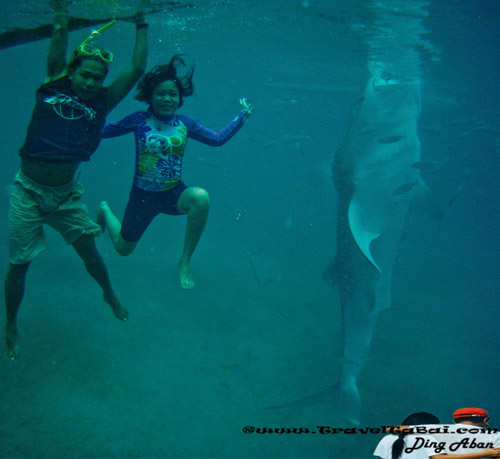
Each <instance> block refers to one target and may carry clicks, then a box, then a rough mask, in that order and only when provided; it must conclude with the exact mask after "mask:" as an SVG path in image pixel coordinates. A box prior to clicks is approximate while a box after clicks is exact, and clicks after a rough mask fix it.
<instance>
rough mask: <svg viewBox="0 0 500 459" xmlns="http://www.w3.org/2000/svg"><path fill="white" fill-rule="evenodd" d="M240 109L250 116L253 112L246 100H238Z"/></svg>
mask: <svg viewBox="0 0 500 459" xmlns="http://www.w3.org/2000/svg"><path fill="white" fill-rule="evenodd" d="M240 105H241V109H242V110H243V111H244V112H245V113H246V114H247V115H248V116H250V115H251V114H252V112H253V106H252V104H249V103H248V102H247V100H246V99H240Z"/></svg>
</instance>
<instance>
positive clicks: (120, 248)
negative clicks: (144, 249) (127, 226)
mask: <svg viewBox="0 0 500 459" xmlns="http://www.w3.org/2000/svg"><path fill="white" fill-rule="evenodd" d="M113 245H114V246H115V249H116V251H117V252H118V254H119V255H121V256H122V257H127V256H128V255H130V254H131V253H132V252H133V251H134V249H135V246H136V245H137V242H129V241H126V240H125V239H123V237H122V236H121V235H120V236H119V237H118V240H117V241H116V242H114V244H113Z"/></svg>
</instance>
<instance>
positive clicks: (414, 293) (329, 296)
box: [0, 0, 500, 458]
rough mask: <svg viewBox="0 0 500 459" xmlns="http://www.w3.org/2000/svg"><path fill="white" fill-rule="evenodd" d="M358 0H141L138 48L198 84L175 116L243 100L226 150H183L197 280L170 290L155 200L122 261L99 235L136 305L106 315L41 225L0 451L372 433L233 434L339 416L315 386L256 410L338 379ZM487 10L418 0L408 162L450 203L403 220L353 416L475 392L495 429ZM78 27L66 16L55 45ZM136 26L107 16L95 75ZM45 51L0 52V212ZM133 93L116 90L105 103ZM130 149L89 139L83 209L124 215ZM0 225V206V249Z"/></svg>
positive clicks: (21, 14) (496, 15)
mask: <svg viewBox="0 0 500 459" xmlns="http://www.w3.org/2000/svg"><path fill="white" fill-rule="evenodd" d="M74 3H75V4H74V5H73V7H72V8H74V11H75V14H76V12H78V14H80V15H82V14H88V15H89V16H93V17H96V15H97V13H98V10H97V9H96V8H97V7H96V5H97V4H99V3H105V2H89V3H85V2H74ZM186 3H187V2H186ZM368 3H369V2H364V1H360V2H355V3H353V2H348V1H343V2H330V1H326V0H317V1H315V0H310V1H309V2H301V1H299V0H297V1H296V0H272V1H269V2H262V1H256V0H248V1H244V0H241V1H238V0H234V1H230V0H228V1H205V2H201V1H193V2H192V4H194V6H195V7H194V8H189V9H185V10H184V9H182V10H178V11H175V12H172V13H158V14H156V15H154V16H151V27H150V35H149V36H150V57H149V63H150V66H151V65H156V64H160V63H164V62H167V61H168V60H169V59H170V56H171V55H172V54H174V53H177V52H183V53H185V54H186V55H187V56H188V57H189V58H190V59H192V60H193V61H194V62H195V63H196V71H195V78H194V83H195V88H196V91H195V95H194V96H193V97H191V98H189V99H187V100H186V103H185V105H184V107H182V109H181V112H182V113H186V114H190V115H193V116H195V117H196V118H198V119H200V120H201V121H202V122H204V123H205V124H206V125H207V126H209V127H212V128H215V129H219V128H221V127H222V126H223V125H224V124H226V123H227V122H228V121H229V120H231V119H232V118H233V117H234V116H235V115H236V114H237V113H238V110H239V104H238V100H239V98H241V97H247V98H248V99H249V101H251V102H252V104H253V105H254V107H255V110H254V114H253V116H252V118H251V119H250V121H249V122H248V123H247V124H246V125H245V126H244V127H243V129H242V130H241V131H240V132H239V133H238V134H237V136H236V137H235V138H233V139H232V140H231V142H229V143H228V144H226V145H225V146H224V147H222V148H219V149H214V148H209V147H207V146H204V145H201V144H197V143H195V142H191V143H190V144H188V147H187V150H186V155H185V159H184V170H183V179H184V181H185V182H186V183H187V184H188V185H196V186H202V187H204V188H206V189H207V190H208V191H209V193H210V195H211V200H212V208H211V214H210V218H209V223H208V226H207V229H206V231H205V234H204V236H203V239H202V241H201V242H200V245H199V247H198V249H197V252H196V254H195V256H194V258H193V271H194V276H195V280H196V283H197V286H196V287H195V289H194V290H193V291H184V290H182V289H181V288H180V286H179V282H178V277H177V276H178V274H177V269H176V265H177V261H178V257H179V256H180V253H181V249H182V240H183V232H184V225H185V218H184V217H168V216H160V217H158V218H157V219H156V220H155V221H154V222H153V224H152V226H151V227H150V228H149V229H148V231H147V233H146V234H145V235H144V237H143V239H142V240H141V242H140V244H139V246H138V248H137V250H136V252H135V253H134V254H133V255H132V256H130V257H128V258H121V257H119V256H118V255H117V254H116V253H115V252H114V250H113V248H112V246H111V244H110V242H109V239H108V237H107V235H105V236H104V237H101V238H100V239H99V240H98V241H97V245H98V249H99V251H100V252H101V254H102V255H103V257H104V259H105V261H106V264H107V266H108V269H109V272H110V275H111V279H112V282H113V284H114V287H115V290H116V292H117V294H118V296H119V297H120V299H121V301H122V303H123V304H124V306H125V307H126V308H127V309H128V310H129V312H130V320H129V321H128V322H127V323H121V322H119V321H117V320H116V319H115V318H114V317H113V316H112V314H111V312H110V311H109V308H108V306H107V305H106V304H105V303H104V302H103V301H102V300H101V297H100V291H99V289H98V287H97V286H96V285H95V284H94V283H93V281H92V280H91V279H90V277H89V276H88V275H87V273H86V272H85V270H84V268H83V265H82V263H81V261H80V260H79V259H78V257H77V256H76V255H75V254H74V251H73V249H71V248H70V247H67V246H66V245H65V244H64V242H63V241H62V239H61V238H60V236H59V235H58V234H56V233H54V232H53V231H52V230H51V229H50V228H49V229H47V239H48V250H47V251H45V252H44V253H43V254H41V255H40V256H39V258H37V259H36V260H35V261H34V262H33V263H32V266H31V268H30V271H29V273H28V278H27V288H26V293H25V297H24V301H23V304H22V306H21V310H20V313H19V329H20V334H21V345H22V354H21V356H20V358H19V359H18V360H17V361H14V362H11V361H7V360H6V359H3V360H0V372H1V378H0V456H1V457H45V458H49V457H50V458H53V457H113V458H118V457H144V458H150V457H249V458H250V457H255V458H257V457H258V458H260V457H332V458H364V457H370V456H371V454H372V451H373V449H374V448H375V446H376V444H377V442H378V441H379V439H380V436H379V435H376V434H369V435H368V434H366V435H363V434H359V433H358V434H352V435H346V434H344V435H332V434H330V435H323V434H319V433H317V434H316V435H312V434H305V433H303V434H281V435H280V434H276V433H275V434H258V433H254V434H253V435H249V434H245V433H243V431H242V429H243V427H245V426H256V427H268V428H274V427H289V428H294V427H295V428H300V427H303V428H308V429H310V430H317V428H316V426H319V425H322V426H332V427H345V428H347V427H349V423H348V422H346V420H345V419H343V417H342V413H341V412H339V411H338V410H336V409H335V405H334V404H332V403H331V402H327V401H324V400H321V398H320V397H318V398H317V399H316V398H315V399H313V400H311V401H309V402H308V401H305V402H303V403H291V404H290V405H287V406H285V407H282V408H278V409H270V408H269V407H271V406H275V405H279V404H284V403H288V402H293V401H297V400H301V399H303V398H304V397H308V396H310V395H313V394H317V393H318V392H321V391H324V390H325V389H327V388H329V387H331V386H333V385H334V384H335V383H336V382H337V381H338V377H339V372H340V357H341V354H340V345H341V322H340V319H341V308H340V302H339V298H338V294H337V292H336V291H335V289H333V288H332V287H331V286H329V285H327V284H326V283H324V282H323V280H322V273H323V269H324V267H325V266H326V265H327V264H328V262H329V261H330V259H331V258H332V256H333V255H334V253H335V250H336V219H337V217H336V211H337V198H336V193H335V189H334V187H333V184H332V182H331V179H330V175H331V170H330V169H331V163H332V160H333V155H334V153H335V151H336V149H337V148H338V146H339V144H340V142H341V140H342V137H343V135H344V133H345V131H346V126H347V122H348V119H349V116H350V113H351V111H352V109H353V108H354V106H355V104H356V101H357V99H358V97H359V93H360V91H361V89H362V87H363V85H364V83H365V82H366V80H367V78H368V68H367V56H368V47H367V45H366V41H365V37H366V32H367V30H370V27H371V26H372V21H373V17H372V12H371V10H370V8H369V5H368ZM111 4H115V5H116V4H117V2H111ZM9 5H10V3H9ZM23 5H24V6H23V7H19V10H18V11H16V10H12V8H11V9H9V10H7V13H8V14H7V17H6V19H5V22H6V23H8V24H18V25H22V26H25V27H30V26H32V25H33V23H34V22H36V20H37V19H36V18H37V17H40V18H43V20H49V21H50V15H46V14H44V11H43V10H45V11H46V10H47V9H48V8H45V9H44V8H42V7H41V6H40V5H38V4H36V5H35V4H30V2H26V3H24V4H23ZM121 5H122V7H125V6H133V2H128V3H127V2H121ZM401 5H402V6H404V5H405V2H403V1H402V2H401ZM35 8H36V9H35ZM499 9H500V8H499V6H498V4H497V2H494V1H477V2H464V1H461V2H451V1H450V2H446V1H442V2H441V1H440V2H434V3H432V2H431V3H430V4H429V5H428V6H427V7H426V11H427V12H428V13H429V15H428V17H426V18H425V19H424V20H423V27H424V28H425V29H426V30H427V32H428V34H427V35H426V40H427V41H428V42H429V43H430V44H431V46H430V47H429V48H425V47H420V48H418V50H419V52H420V54H419V56H420V59H421V62H420V69H421V75H422V77H421V78H422V114H421V117H420V121H419V126H420V141H421V143H422V158H423V159H426V160H434V161H445V164H444V166H443V167H440V168H435V169H431V170H423V171H422V176H423V178H424V179H425V180H426V181H427V183H428V184H429V185H430V187H431V188H432V189H433V191H434V192H435V194H436V196H437V197H439V198H440V199H441V200H442V202H443V203H444V210H445V214H444V218H443V221H442V222H441V223H438V222H435V221H434V220H432V219H431V218H430V217H429V216H427V215H423V214H416V215H414V217H413V218H412V219H411V221H410V225H409V228H408V230H407V232H406V234H405V238H404V240H403V243H402V247H401V250H400V254H399V257H398V262H397V266H396V269H395V272H394V278H393V305H392V308H391V309H389V310H386V311H383V312H382V313H381V315H380V317H379V319H378V322H377V325H376V329H375V334H374V338H373V341H372V350H371V354H370V357H369V359H368V361H367V362H366V366H365V369H364V371H363V373H362V375H361V377H360V380H359V388H360V392H361V396H362V400H363V406H362V422H361V425H362V426H374V427H376V426H380V425H391V424H395V423H398V422H399V421H400V420H401V419H403V418H404V417H405V416H406V415H408V414H409V413H412V412H416V411H430V412H432V413H435V414H436V415H437V416H439V417H440V418H441V420H442V421H443V422H449V421H450V420H451V419H450V417H451V413H452V412H453V411H454V410H455V409H457V408H459V407H462V406H480V407H483V408H485V409H487V410H488V411H489V413H490V417H491V418H492V422H491V426H493V427H497V426H498V425H499V424H500V423H499V422H498V421H499V419H500V400H499V398H498V395H497V391H498V390H497V389H498V373H499V369H500V364H499V360H498V357H497V352H498V349H499V345H500V338H499V335H498V332H497V323H498V315H499V313H498V308H499V306H500V304H499V300H498V298H499V293H500V288H499V285H500V284H499V282H498V281H499V264H498V259H499V254H500V243H499V240H498V235H497V234H498V228H499V217H498V210H497V209H498V202H497V196H498V195H499V191H500V190H499V185H498V183H499V178H500V177H499V176H500V173H499V168H498V158H499V154H500V151H499V148H500V110H499V108H498V107H499V93H498V90H497V85H498V77H499V73H500V70H499V69H500V67H499V62H500V59H499V57H500V56H499V49H500V47H499V46H498V45H499V39H498V26H499V22H500V11H499ZM28 11H34V14H32V15H29V14H27V12H28ZM87 33H88V31H80V32H73V33H72V34H71V43H70V46H73V45H76V44H78V43H79V42H80V41H81V40H82V39H83V38H84V37H85V36H86V34H87ZM133 34H134V31H133V26H132V25H130V24H128V23H119V24H117V25H116V26H114V27H113V28H112V29H110V30H109V31H107V32H106V33H105V35H104V34H103V36H102V45H103V46H105V47H106V48H109V49H111V50H112V51H113V52H114V54H115V56H116V57H115V60H116V61H115V63H114V64H113V68H112V70H111V72H110V75H109V77H108V79H109V81H112V79H113V78H114V77H116V75H118V74H119V72H120V71H121V70H123V69H124V68H126V67H127V65H128V64H129V61H130V56H131V51H132V50H131V47H132V41H133ZM47 45H48V42H47V41H40V42H36V43H29V44H26V45H23V46H19V47H16V48H10V49H6V50H2V51H0V62H1V65H0V80H1V81H2V83H3V84H2V86H1V88H0V93H1V96H2V98H1V100H2V107H3V110H4V112H5V114H4V116H3V117H2V119H1V120H0V128H1V131H2V132H3V136H2V143H3V145H2V147H3V148H2V152H3V158H4V161H3V167H2V168H0V178H1V180H2V183H3V190H4V193H3V199H2V201H1V202H0V213H1V220H2V221H3V222H6V219H7V213H8V186H9V184H10V183H11V181H12V178H13V176H14V175H15V173H16V171H17V168H18V165H19V160H18V156H17V151H18V149H19V147H20V146H21V144H22V142H23V140H24V136H25V132H26V127H27V125H28V122H29V118H30V115H31V111H32V107H33V103H34V93H35V90H36V88H37V87H38V86H39V85H40V83H41V82H42V81H43V78H44V70H45V55H46V51H47ZM140 108H142V106H141V105H140V104H139V103H138V102H136V101H134V100H133V98H132V95H130V96H129V97H128V98H127V99H126V100H125V101H124V102H123V103H122V104H121V105H120V106H119V107H118V108H117V109H116V110H115V111H114V112H113V113H112V114H111V115H110V116H109V119H110V120H116V119H119V118H121V117H122V116H123V115H125V114H127V113H129V112H131V111H133V110H138V109H140ZM133 161H134V152H133V139H132V138H131V137H127V138H120V139H117V140H109V141H105V142H103V143H102V144H101V146H100V148H99V150H98V151H97V152H96V153H95V155H94V156H93V158H92V161H91V162H90V163H87V164H83V165H82V167H81V177H80V180H81V181H82V182H83V183H84V185H85V187H86V189H87V193H86V195H85V203H86V204H87V205H88V207H89V209H90V211H91V213H92V214H94V213H95V212H96V210H97V207H98V204H99V202H100V201H101V200H104V199H105V200H107V201H108V202H109V203H110V205H111V206H112V207H113V208H114V209H115V210H116V211H117V213H118V215H120V216H121V215H122V212H123V210H124V208H125V205H126V203H127V199H128V193H129V188H130V184H131V179H132V171H133ZM459 189H460V193H457V191H458V190H459ZM450 201H452V205H451V206H450V205H449V203H450ZM6 237H7V234H6V224H4V225H3V226H2V227H0V241H3V242H1V243H0V251H1V253H2V255H3V259H4V260H6V259H7V248H6ZM5 268H6V262H5V263H4V267H1V266H0V269H1V270H2V271H1V272H2V276H3V275H4V274H5ZM2 326H3V322H2Z"/></svg>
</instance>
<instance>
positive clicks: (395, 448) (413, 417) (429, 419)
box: [391, 412, 440, 459]
mask: <svg viewBox="0 0 500 459" xmlns="http://www.w3.org/2000/svg"><path fill="white" fill-rule="evenodd" d="M439 422H440V421H439V419H438V418H437V417H436V416H434V415H433V414H430V413H425V412H422V413H413V414H410V415H409V416H408V417H406V418H404V419H403V420H402V421H401V425H402V426H415V425H418V424H439ZM408 433H409V432H402V433H400V434H399V435H398V439H397V440H396V441H395V442H394V443H393V444H392V456H391V459H399V458H400V457H401V454H403V449H404V447H405V437H406V435H407V434H408Z"/></svg>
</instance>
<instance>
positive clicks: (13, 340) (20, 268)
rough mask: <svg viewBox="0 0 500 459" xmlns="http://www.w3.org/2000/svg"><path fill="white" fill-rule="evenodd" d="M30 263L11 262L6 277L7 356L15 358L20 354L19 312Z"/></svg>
mask: <svg viewBox="0 0 500 459" xmlns="http://www.w3.org/2000/svg"><path fill="white" fill-rule="evenodd" d="M29 266H30V263H29V262H28V263H23V264H20V265H15V264H12V263H9V267H8V269H7V276H6V277H5V306H6V312H7V322H6V324H5V338H6V341H7V350H6V352H5V355H6V356H7V358H9V359H12V360H14V359H15V358H17V356H18V355H19V338H18V333H17V312H18V310H19V306H20V305H21V301H22V299H23V294H24V285H25V280H26V273H27V272H28V268H29Z"/></svg>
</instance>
